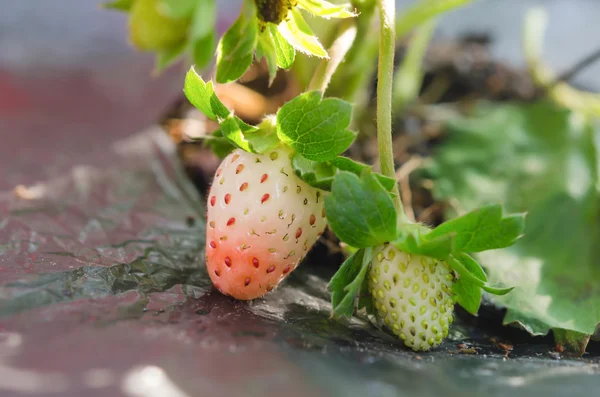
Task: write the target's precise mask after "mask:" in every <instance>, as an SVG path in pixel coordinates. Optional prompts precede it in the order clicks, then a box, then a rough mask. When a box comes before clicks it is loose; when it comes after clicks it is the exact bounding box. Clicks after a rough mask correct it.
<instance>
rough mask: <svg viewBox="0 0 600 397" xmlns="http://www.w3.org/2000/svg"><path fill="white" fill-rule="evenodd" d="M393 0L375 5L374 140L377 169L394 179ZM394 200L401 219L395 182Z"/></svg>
mask: <svg viewBox="0 0 600 397" xmlns="http://www.w3.org/2000/svg"><path fill="white" fill-rule="evenodd" d="M394 1H395V0H378V1H377V3H378V6H379V19H380V30H379V64H378V68H379V69H378V71H377V143H378V146H379V161H380V165H381V173H382V174H383V175H385V176H387V177H390V178H393V179H394V180H395V179H396V167H395V166H394V153H393V151H392V87H393V73H394V51H395V49H396V46H395V39H396V35H395V32H394V31H395V29H394V24H395V18H396V16H395V13H396V10H395V7H396V5H395V3H394ZM392 193H394V195H395V197H394V204H395V205H396V209H397V210H398V216H399V218H400V219H402V220H405V219H406V215H405V214H404V210H403V208H402V201H401V200H400V191H399V189H398V184H397V183H396V185H395V187H394V190H393V191H392Z"/></svg>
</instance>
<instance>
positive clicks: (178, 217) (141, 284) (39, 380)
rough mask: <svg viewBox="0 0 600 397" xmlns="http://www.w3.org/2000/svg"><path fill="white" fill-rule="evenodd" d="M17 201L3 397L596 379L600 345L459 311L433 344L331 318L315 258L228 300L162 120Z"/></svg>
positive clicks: (437, 390) (574, 390)
mask: <svg viewBox="0 0 600 397" xmlns="http://www.w3.org/2000/svg"><path fill="white" fill-rule="evenodd" d="M20 196H21V197H17V195H15V194H14V193H13V192H4V193H0V395H1V396H20V395H37V396H39V395H43V396H83V395H85V396H111V397H113V396H132V397H133V396H148V397H154V396H156V397H159V396H160V397H185V396H189V397H192V396H212V397H217V396H224V397H225V396H227V397H230V396H238V395H240V396H241V395H243V396H281V395H285V396H287V397H294V396H327V395H339V396H367V395H372V396H415V397H418V396H436V397H437V396H447V397H452V396H461V397H466V396H481V395H486V396H511V397H519V396H528V397H529V396H531V397H533V396H543V397H551V396H565V395H569V396H579V395H582V396H584V395H585V396H596V395H598V390H600V366H599V365H600V357H599V355H598V352H597V348H596V351H595V352H594V348H592V349H590V351H591V353H588V354H586V355H585V356H584V357H583V358H581V359H569V358H565V357H560V356H559V355H558V354H557V353H555V352H553V349H552V345H551V343H550V342H549V340H548V339H540V340H537V339H529V338H525V337H522V336H518V337H516V339H514V340H513V339H511V338H512V336H511V335H513V334H511V333H508V334H506V331H505V330H502V329H500V328H499V327H496V328H494V327H492V326H488V324H487V323H486V322H487V320H486V318H484V317H481V318H480V319H479V320H471V319H469V318H468V317H467V316H463V315H460V316H459V319H458V321H457V323H456V325H455V326H454V327H453V329H452V331H451V337H450V338H449V340H448V341H447V342H446V343H445V344H444V345H443V346H442V348H440V349H438V350H436V351H434V352H431V353H425V354H415V353H413V352H410V351H407V350H405V349H404V348H403V347H401V345H400V344H399V343H397V341H396V340H395V339H394V338H393V337H392V336H390V335H388V334H386V333H385V332H382V331H379V330H377V329H376V328H374V327H373V326H372V325H370V324H368V323H367V322H365V321H363V320H361V319H352V320H350V321H345V322H340V321H335V320H331V319H330V318H329V312H330V309H331V306H330V304H329V295H328V293H327V289H326V285H327V284H326V283H327V281H326V280H327V278H326V276H327V273H328V271H329V270H324V269H319V268H317V267H315V266H310V264H304V266H302V267H300V268H299V269H298V270H297V271H296V272H295V273H294V274H293V275H292V276H291V277H290V279H288V280H287V282H286V283H285V284H284V285H283V286H282V287H280V288H278V289H277V290H276V291H275V292H274V293H272V294H270V295H268V297H267V298H266V299H261V300H257V301H255V302H251V303H245V302H236V301H234V300H232V299H230V298H228V297H225V296H222V295H221V294H220V293H218V292H216V291H214V290H213V289H212V287H211V284H210V280H209V279H208V276H207V274H206V271H205V268H204V262H203V258H204V253H203V249H204V204H203V201H202V198H201V197H199V195H198V193H197V192H196V190H195V189H194V187H193V186H192V185H191V184H190V182H188V181H187V180H186V178H185V175H184V174H183V172H182V171H181V169H180V168H179V165H178V163H177V160H176V156H175V152H174V148H173V147H172V145H171V143H170V141H169V140H168V139H167V138H166V137H165V136H164V135H163V134H162V132H160V131H157V130H149V131H147V132H145V133H142V134H140V135H138V136H135V137H133V138H131V139H129V140H126V141H122V142H118V143H116V144H115V145H114V151H113V152H111V153H107V155H106V158H105V167H101V166H94V167H86V166H79V167H76V168H73V169H72V170H71V171H70V172H69V173H67V174H65V175H63V176H61V177H59V178H56V179H53V180H48V181H46V182H44V183H40V184H37V185H34V186H30V187H29V188H28V190H27V191H26V192H24V193H23V192H22V194H21V195H20ZM329 274H330V271H329ZM489 321H492V320H489ZM475 325H477V326H475ZM499 332H504V333H505V334H498V333H499Z"/></svg>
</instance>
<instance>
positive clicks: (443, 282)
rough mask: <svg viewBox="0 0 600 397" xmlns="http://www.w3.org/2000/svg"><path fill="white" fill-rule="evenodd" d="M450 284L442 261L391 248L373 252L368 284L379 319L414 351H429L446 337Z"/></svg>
mask: <svg viewBox="0 0 600 397" xmlns="http://www.w3.org/2000/svg"><path fill="white" fill-rule="evenodd" d="M453 281H454V273H453V272H452V270H451V269H450V267H449V266H448V264H447V263H445V262H443V261H439V260H436V259H433V258H429V257H426V256H421V255H409V254H406V253H404V252H402V251H400V250H399V249H398V248H396V247H394V246H393V245H391V244H384V245H380V246H378V247H375V248H374V251H373V259H372V261H371V266H370V269H369V274H368V282H369V292H370V293H371V295H372V296H373V303H374V304H375V308H376V310H377V313H378V316H379V317H380V318H381V319H382V320H383V322H384V324H385V325H386V326H387V328H389V329H390V330H391V331H392V332H393V333H394V334H395V335H397V336H398V337H399V338H400V339H402V341H403V342H404V344H405V345H406V346H408V347H410V348H411V349H413V350H414V351H426V350H429V349H431V348H432V347H435V346H438V345H439V344H440V343H441V342H442V340H443V339H444V338H445V337H447V336H448V327H449V326H450V324H452V321H453V316H452V314H453V311H454V303H453V300H452V283H453Z"/></svg>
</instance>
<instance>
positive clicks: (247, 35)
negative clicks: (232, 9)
mask: <svg viewBox="0 0 600 397" xmlns="http://www.w3.org/2000/svg"><path fill="white" fill-rule="evenodd" d="M257 41H258V19H257V18H256V7H255V6H254V2H253V1H252V0H245V1H244V5H243V8H242V12H241V13H240V16H239V17H238V19H237V20H236V21H235V22H234V23H233V25H231V27H230V28H229V29H228V30H227V32H225V34H224V35H223V37H221V40H220V41H219V45H218V47H217V82H219V83H229V82H232V81H235V80H237V79H239V78H240V77H242V75H243V74H244V73H245V72H246V70H247V69H248V68H249V67H250V65H251V64H252V59H253V58H254V50H255V49H256V44H257Z"/></svg>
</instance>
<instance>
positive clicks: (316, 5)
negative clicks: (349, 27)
mask: <svg viewBox="0 0 600 397" xmlns="http://www.w3.org/2000/svg"><path fill="white" fill-rule="evenodd" d="M298 7H300V8H302V9H304V10H306V11H308V12H310V13H311V14H314V15H317V16H320V17H324V18H326V19H329V18H353V17H355V16H357V14H355V13H354V12H352V11H350V8H351V7H352V6H351V5H350V4H339V5H338V4H331V3H330V2H328V1H325V0H298Z"/></svg>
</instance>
